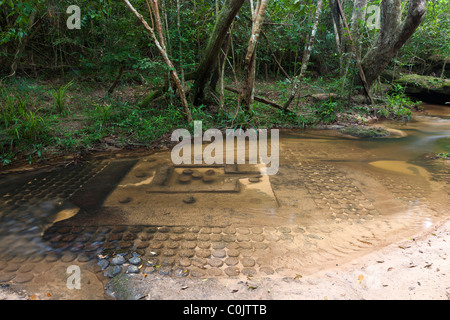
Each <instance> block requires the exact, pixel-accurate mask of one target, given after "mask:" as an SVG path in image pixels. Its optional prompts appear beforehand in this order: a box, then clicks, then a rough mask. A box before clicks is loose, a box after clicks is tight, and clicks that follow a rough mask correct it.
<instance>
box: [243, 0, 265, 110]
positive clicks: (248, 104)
mask: <svg viewBox="0 0 450 320" xmlns="http://www.w3.org/2000/svg"><path fill="white" fill-rule="evenodd" d="M268 2H269V0H258V1H257V3H256V7H253V1H252V0H250V8H251V12H252V22H253V23H252V33H251V35H250V40H249V42H248V47H247V53H246V55H245V59H244V73H245V75H244V83H243V89H242V94H241V95H240V97H239V99H240V102H241V106H242V108H243V109H244V110H251V109H252V108H253V99H254V94H255V92H254V90H255V63H256V46H257V44H258V39H259V35H260V33H261V28H262V25H263V21H264V15H265V13H266V9H267V5H268Z"/></svg>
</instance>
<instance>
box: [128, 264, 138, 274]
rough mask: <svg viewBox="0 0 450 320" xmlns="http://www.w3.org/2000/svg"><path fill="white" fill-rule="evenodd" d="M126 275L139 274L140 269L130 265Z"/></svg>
mask: <svg viewBox="0 0 450 320" xmlns="http://www.w3.org/2000/svg"><path fill="white" fill-rule="evenodd" d="M126 273H139V268H138V267H136V266H135V265H130V266H128V267H127V270H126Z"/></svg>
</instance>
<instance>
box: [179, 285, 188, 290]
mask: <svg viewBox="0 0 450 320" xmlns="http://www.w3.org/2000/svg"><path fill="white" fill-rule="evenodd" d="M187 288H189V287H188V286H184V287H181V290H186V289H187Z"/></svg>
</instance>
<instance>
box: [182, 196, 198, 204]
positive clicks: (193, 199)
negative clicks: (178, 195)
mask: <svg viewBox="0 0 450 320" xmlns="http://www.w3.org/2000/svg"><path fill="white" fill-rule="evenodd" d="M183 202H184V203H186V204H191V203H194V202H195V198H194V197H193V196H188V197H186V198H184V199H183Z"/></svg>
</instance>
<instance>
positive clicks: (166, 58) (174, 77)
mask: <svg viewBox="0 0 450 320" xmlns="http://www.w3.org/2000/svg"><path fill="white" fill-rule="evenodd" d="M124 1H125V4H126V5H127V6H128V8H130V10H131V11H132V12H133V13H134V15H135V16H136V17H137V18H138V19H139V21H141V23H142V24H143V25H144V27H145V29H146V30H147V31H148V32H149V33H150V37H151V38H152V40H153V42H154V43H155V45H156V47H157V48H158V51H159V53H160V55H161V57H162V58H163V60H164V62H165V63H166V65H167V67H168V68H169V72H170V76H171V78H172V80H173V82H174V83H175V86H176V87H177V90H178V94H179V96H180V100H181V104H182V106H183V109H184V112H185V113H186V120H187V122H189V123H190V122H192V115H191V111H190V109H189V104H188V102H187V99H186V94H185V92H184V88H183V86H182V84H181V81H180V78H179V77H178V73H177V71H176V69H175V67H174V65H173V63H172V61H171V60H170V58H169V56H168V55H167V52H166V47H165V44H164V37H163V34H162V25H161V19H160V18H159V9H158V0H150V1H151V3H152V5H151V6H152V12H151V13H153V15H154V18H155V19H154V20H155V26H156V30H157V32H158V34H159V40H158V38H157V37H156V34H155V32H154V30H153V28H152V27H150V26H149V25H148V23H147V21H145V19H144V17H143V16H142V15H141V14H140V13H139V12H137V11H136V9H135V8H134V7H133V5H132V4H131V3H130V2H129V1H128V0H124ZM149 10H150V7H149Z"/></svg>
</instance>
